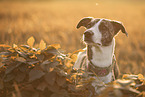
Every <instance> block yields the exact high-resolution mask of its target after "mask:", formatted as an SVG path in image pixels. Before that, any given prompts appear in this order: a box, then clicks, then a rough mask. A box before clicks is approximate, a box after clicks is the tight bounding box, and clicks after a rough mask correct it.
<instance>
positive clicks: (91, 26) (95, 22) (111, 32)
mask: <svg viewBox="0 0 145 97" xmlns="http://www.w3.org/2000/svg"><path fill="white" fill-rule="evenodd" d="M81 26H84V27H85V28H86V31H85V32H84V34H83V41H84V42H85V43H86V48H85V49H84V50H85V51H84V52H80V53H79V54H78V59H77V61H76V62H75V64H74V68H75V69H79V68H84V69H86V68H85V67H89V65H90V63H92V64H93V65H94V67H96V68H98V67H100V68H105V67H109V66H110V65H112V63H113V58H114V57H115V55H114V49H115V38H114V36H115V35H116V34H117V33H118V32H119V31H120V30H121V31H122V32H123V33H124V34H126V36H128V33H127V32H126V30H125V28H124V26H123V24H122V23H121V22H118V21H112V20H108V19H94V18H92V17H86V18H83V19H82V20H80V22H79V23H78V25H77V28H80V27H81ZM85 57H87V59H85ZM82 61H85V62H82ZM82 63H85V65H84V66H81V65H82ZM118 74H119V69H118V65H117V64H116V65H115V66H112V70H110V71H109V73H108V74H107V75H105V76H101V77H96V79H99V80H101V81H103V82H104V83H109V82H111V81H112V80H113V78H117V76H118Z"/></svg>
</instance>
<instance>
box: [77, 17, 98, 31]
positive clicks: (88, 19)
mask: <svg viewBox="0 0 145 97" xmlns="http://www.w3.org/2000/svg"><path fill="white" fill-rule="evenodd" d="M99 20H100V19H94V18H92V17H86V18H83V19H82V20H80V22H79V23H78V25H77V28H80V27H81V26H84V27H86V28H87V29H89V28H91V27H93V26H94V25H95V24H96V23H97V22H98V21H99Z"/></svg>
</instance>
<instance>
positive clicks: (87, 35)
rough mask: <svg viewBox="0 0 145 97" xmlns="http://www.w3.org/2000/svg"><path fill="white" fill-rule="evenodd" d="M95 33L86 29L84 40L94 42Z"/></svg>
mask: <svg viewBox="0 0 145 97" xmlns="http://www.w3.org/2000/svg"><path fill="white" fill-rule="evenodd" d="M93 35H94V33H93V32H92V31H85V32H84V41H85V42H89V43H90V42H93V40H92V36H93Z"/></svg>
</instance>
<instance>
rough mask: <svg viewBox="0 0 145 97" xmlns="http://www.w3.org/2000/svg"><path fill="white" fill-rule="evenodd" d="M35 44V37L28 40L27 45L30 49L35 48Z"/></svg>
mask: <svg viewBox="0 0 145 97" xmlns="http://www.w3.org/2000/svg"><path fill="white" fill-rule="evenodd" d="M34 42H35V39H34V37H33V36H31V37H30V38H29V39H28V40H27V44H28V45H29V46H30V47H33V45H34Z"/></svg>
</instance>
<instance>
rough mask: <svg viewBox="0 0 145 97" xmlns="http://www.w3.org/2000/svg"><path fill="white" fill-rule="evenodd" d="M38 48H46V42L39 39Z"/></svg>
mask: <svg viewBox="0 0 145 97" xmlns="http://www.w3.org/2000/svg"><path fill="white" fill-rule="evenodd" d="M39 48H40V50H43V49H45V48H46V43H45V42H44V41H43V40H41V41H40V44H39Z"/></svg>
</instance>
